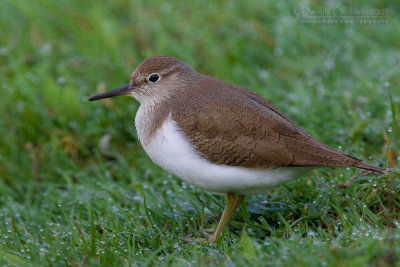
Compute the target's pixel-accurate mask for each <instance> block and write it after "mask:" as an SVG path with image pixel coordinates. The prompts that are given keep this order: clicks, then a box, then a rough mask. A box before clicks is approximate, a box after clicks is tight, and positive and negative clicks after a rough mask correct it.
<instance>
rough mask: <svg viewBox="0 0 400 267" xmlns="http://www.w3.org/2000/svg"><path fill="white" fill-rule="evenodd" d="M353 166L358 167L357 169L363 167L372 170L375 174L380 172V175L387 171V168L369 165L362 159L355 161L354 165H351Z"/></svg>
mask: <svg viewBox="0 0 400 267" xmlns="http://www.w3.org/2000/svg"><path fill="white" fill-rule="evenodd" d="M353 167H356V168H359V169H363V170H366V171H370V172H373V173H376V174H380V175H383V174H386V173H387V169H384V168H381V167H377V166H374V165H370V164H367V163H364V162H362V161H359V162H357V163H356V164H355V165H353Z"/></svg>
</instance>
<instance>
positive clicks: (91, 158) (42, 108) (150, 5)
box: [0, 0, 400, 266]
mask: <svg viewBox="0 0 400 267" xmlns="http://www.w3.org/2000/svg"><path fill="white" fill-rule="evenodd" d="M299 8H300V9H302V8H304V9H302V10H303V11H304V12H305V11H306V10H321V9H330V10H333V9H340V10H350V9H354V10H357V9H366V10H388V11H389V13H388V14H387V15H385V16H384V17H385V23H383V24H379V23H372V24H368V23H365V22H364V23H361V22H360V21H358V22H354V23H349V24H343V23H333V24H328V23H323V24H320V23H307V22H310V20H307V19H311V20H312V19H318V18H317V17H314V16H311V17H307V18H306V20H305V21H304V20H303V21H302V20H301V18H299V17H298V16H296V15H295V12H294V11H295V10H298V9H299ZM399 12H400V5H399V4H398V3H397V2H396V1H371V2H370V3H368V4H367V3H364V2H363V1H352V2H349V1H339V2H332V1H287V2H278V1H261V0H255V1H240V2H233V1H232V2H225V1H186V2H178V1H171V2H166V1H159V0H154V1H133V0H132V1H127V0H117V1H78V0H68V1H67V0H60V1H50V0H46V1H45V0H38V1H22V0H3V1H1V3H0V77H1V80H0V135H1V137H2V138H1V139H0V264H1V265H21V266H26V265H32V266H34V265H38V264H39V265H52V266H59V265H61V266H64V265H78V266H81V265H102V266H110V265H115V266H121V265H127V266H131V265H142V264H143V265H170V264H173V265H185V266H186V265H189V266H190V265H213V264H217V265H229V266H235V265H238V266H241V265H248V264H252V265H264V264H272V265H280V266H283V265H292V264H298V265H306V266H313V265H315V266H320V265H329V266H335V265H341V266H343V265H348V266H364V265H365V264H370V265H389V264H393V263H397V264H399V263H398V262H397V259H396V254H397V255H398V254H399V253H400V250H399V246H400V231H399V229H398V226H399V211H400V209H399V208H400V204H399V203H400V202H399V197H398V190H399V189H400V180H399V178H400V174H399V169H398V168H397V165H398V163H399V156H398V151H399V147H400V131H399V116H400V114H399V109H400V108H399V103H400V80H399V77H400V67H399V66H400V19H399ZM354 17H355V18H360V16H354ZM322 18H324V17H323V16H322ZM361 18H362V17H361ZM380 18H382V16H378V19H380ZM303 19H304V18H303ZM153 55H171V56H175V57H178V58H180V59H182V60H184V61H186V62H187V63H189V64H190V65H191V66H193V67H194V68H195V69H196V70H197V71H199V72H200V73H202V74H207V75H210V76H214V77H217V78H219V79H222V80H225V81H229V82H232V83H236V84H239V85H242V86H244V87H247V88H249V89H251V90H253V91H255V92H257V93H259V94H261V95H262V96H263V97H265V98H267V99H268V100H269V101H270V102H272V103H273V104H275V105H276V106H277V107H278V108H279V109H281V110H282V111H283V112H284V113H286V114H287V115H288V116H289V117H290V118H292V119H293V120H294V121H295V122H296V123H298V124H299V125H300V126H301V127H303V128H304V129H305V130H306V131H308V132H309V133H310V134H311V135H313V136H314V137H316V138H318V139H319V140H321V141H323V142H325V143H327V144H329V145H331V146H333V147H335V148H337V149H339V150H341V151H344V152H346V153H349V154H351V155H353V156H356V157H358V158H360V159H363V160H365V161H367V162H369V163H372V164H376V165H380V166H385V167H392V168H393V172H392V173H390V174H389V175H386V176H384V177H381V178H376V177H375V176H366V177H360V178H359V179H354V180H355V181H354V182H352V183H349V185H348V186H345V187H343V186H338V185H340V184H345V183H346V182H347V181H348V180H349V179H351V177H353V175H356V174H358V173H359V171H357V170H350V169H326V170H320V171H313V172H312V173H310V174H309V175H307V176H306V177H305V178H302V179H300V180H298V181H295V182H292V183H289V184H287V185H283V186H281V187H279V188H275V189H273V190H271V192H270V194H267V195H263V196H254V197H251V198H248V200H247V203H246V205H243V206H242V208H241V210H240V211H239V213H238V215H237V216H236V217H235V219H234V221H233V222H232V225H231V227H230V232H229V233H228V232H225V234H226V235H227V237H226V239H224V240H221V241H220V242H219V243H217V244H209V243H207V242H206V243H204V242H202V241H201V239H198V238H197V237H202V234H201V232H202V228H211V227H215V226H216V225H215V224H216V222H217V220H218V217H219V215H220V214H221V212H222V208H223V202H224V200H223V197H222V196H216V195H213V194H209V193H207V192H204V191H202V190H199V189H196V188H193V187H191V186H190V185H187V184H185V183H183V182H181V181H180V180H179V179H177V178H176V177H172V176H170V175H168V174H167V173H165V172H164V171H163V170H161V169H160V168H159V167H157V166H156V165H154V164H153V163H152V162H151V161H150V159H149V158H148V157H147V156H146V154H145V153H144V151H143V150H142V148H141V146H140V143H139V142H138V139H137V135H136V132H135V129H134V124H133V122H134V117H135V112H136V110H137V108H138V103H137V102H136V101H134V100H133V99H130V98H124V97H120V98H115V99H107V100H104V101H98V102H94V103H92V102H88V101H87V99H88V97H89V96H90V95H92V94H95V93H98V92H102V91H105V90H109V89H112V88H115V87H118V86H120V85H123V84H126V83H128V81H129V75H130V74H131V72H132V71H133V70H134V69H135V67H136V66H137V65H138V64H139V63H140V62H141V61H142V60H143V59H145V58H147V57H150V56H153ZM388 148H390V149H388ZM246 207H247V208H246Z"/></svg>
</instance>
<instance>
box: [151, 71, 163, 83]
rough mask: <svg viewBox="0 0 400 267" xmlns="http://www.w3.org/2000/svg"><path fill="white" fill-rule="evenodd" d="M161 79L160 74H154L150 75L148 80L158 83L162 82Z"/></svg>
mask: <svg viewBox="0 0 400 267" xmlns="http://www.w3.org/2000/svg"><path fill="white" fill-rule="evenodd" d="M160 78H161V77H160V75H159V74H158V73H152V74H150V75H149V78H148V80H149V82H151V83H156V82H158V81H159V80H160Z"/></svg>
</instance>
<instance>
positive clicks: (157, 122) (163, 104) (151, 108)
mask: <svg viewBox="0 0 400 267" xmlns="http://www.w3.org/2000/svg"><path fill="white" fill-rule="evenodd" d="M170 114H171V110H170V108H168V104H167V101H160V102H154V101H152V102H144V103H141V105H140V107H139V110H138V111H137V113H136V118H135V126H136V131H137V133H138V137H139V140H140V142H141V143H142V145H146V144H149V143H150V142H151V140H152V138H153V137H154V134H155V132H156V131H157V130H158V129H159V128H160V127H161V126H162V124H163V123H164V122H165V120H166V119H167V118H168V116H169V115H170Z"/></svg>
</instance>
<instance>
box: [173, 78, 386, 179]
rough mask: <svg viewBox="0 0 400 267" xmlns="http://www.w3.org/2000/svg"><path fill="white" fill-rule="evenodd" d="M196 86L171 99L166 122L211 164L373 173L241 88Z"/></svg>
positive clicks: (214, 83)
mask: <svg viewBox="0 0 400 267" xmlns="http://www.w3.org/2000/svg"><path fill="white" fill-rule="evenodd" d="M196 84H197V86H199V88H197V89H198V90H190V95H189V94H188V92H182V94H181V95H180V96H177V97H176V100H175V107H174V108H173V112H172V119H173V120H175V121H176V122H177V123H178V125H179V126H180V128H181V129H182V130H183V132H184V133H185V135H186V136H187V137H189V139H190V140H191V142H192V144H193V145H194V146H195V147H196V148H197V149H198V150H199V151H200V152H201V154H202V155H203V156H204V157H206V158H207V159H208V160H210V161H211V162H214V163H217V164H225V165H231V166H242V167H246V168H269V167H272V168H275V167H283V166H354V167H359V168H364V169H370V170H373V171H377V170H375V169H374V168H376V167H374V166H371V165H367V164H364V163H361V161H360V160H358V159H355V158H353V157H350V156H347V155H344V154H342V153H340V152H338V151H336V150H334V149H333V148H331V147H329V146H326V145H324V144H323V143H321V142H319V141H318V140H316V139H314V138H313V137H311V136H310V135H308V134H307V133H306V132H304V131H303V130H302V129H301V128H300V127H298V126H297V125H296V124H294V123H293V122H292V121H290V120H289V119H288V118H287V117H286V116H285V115H284V114H283V113H281V112H280V111H279V110H278V109H277V108H276V107H274V106H273V105H272V104H270V103H269V102H267V101H266V100H265V99H263V98H262V97H260V96H258V95H257V94H255V93H253V92H251V91H249V90H247V89H245V88H242V87H239V86H236V85H232V84H229V83H225V82H222V81H219V80H216V79H210V78H208V79H207V80H205V79H204V80H201V81H199V82H197V83H196ZM189 100H190V101H189ZM372 167H373V168H372ZM376 169H378V168H376Z"/></svg>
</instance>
